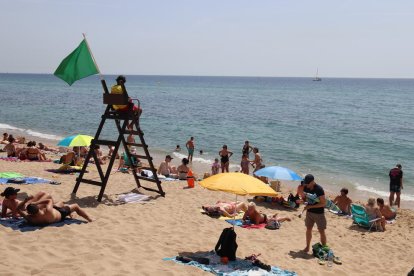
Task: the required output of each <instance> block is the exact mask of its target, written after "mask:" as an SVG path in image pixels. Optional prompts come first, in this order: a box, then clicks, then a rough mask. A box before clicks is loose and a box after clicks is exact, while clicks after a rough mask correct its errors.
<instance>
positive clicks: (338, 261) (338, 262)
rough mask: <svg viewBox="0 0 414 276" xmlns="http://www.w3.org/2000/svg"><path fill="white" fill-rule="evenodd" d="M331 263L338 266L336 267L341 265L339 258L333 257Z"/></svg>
mask: <svg viewBox="0 0 414 276" xmlns="http://www.w3.org/2000/svg"><path fill="white" fill-rule="evenodd" d="M333 262H334V263H335V264H338V265H341V264H342V260H341V258H340V257H334V258H333Z"/></svg>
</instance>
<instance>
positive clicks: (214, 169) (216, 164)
mask: <svg viewBox="0 0 414 276" xmlns="http://www.w3.org/2000/svg"><path fill="white" fill-rule="evenodd" d="M219 171H220V163H219V160H218V158H216V159H214V163H213V165H211V175H215V174H218V173H219Z"/></svg>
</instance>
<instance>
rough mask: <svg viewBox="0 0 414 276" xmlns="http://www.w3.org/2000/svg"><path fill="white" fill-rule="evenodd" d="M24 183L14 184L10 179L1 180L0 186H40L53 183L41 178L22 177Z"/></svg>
mask: <svg viewBox="0 0 414 276" xmlns="http://www.w3.org/2000/svg"><path fill="white" fill-rule="evenodd" d="M21 179H22V180H24V182H23V183H13V182H11V180H10V178H0V184H40V183H51V182H52V181H51V180H47V179H44V178H39V177H22V178H21Z"/></svg>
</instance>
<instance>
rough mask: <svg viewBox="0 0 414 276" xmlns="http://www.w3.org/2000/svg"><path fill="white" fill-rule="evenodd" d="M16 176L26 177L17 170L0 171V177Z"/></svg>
mask: <svg viewBox="0 0 414 276" xmlns="http://www.w3.org/2000/svg"><path fill="white" fill-rule="evenodd" d="M16 177H24V175H22V174H21V173H17V172H0V178H16Z"/></svg>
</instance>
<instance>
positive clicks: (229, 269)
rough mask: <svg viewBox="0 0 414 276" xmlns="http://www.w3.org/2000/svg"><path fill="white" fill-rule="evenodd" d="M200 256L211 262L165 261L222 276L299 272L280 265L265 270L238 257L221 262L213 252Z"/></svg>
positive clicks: (291, 275)
mask: <svg viewBox="0 0 414 276" xmlns="http://www.w3.org/2000/svg"><path fill="white" fill-rule="evenodd" d="M197 257H198V258H208V259H209V260H210V263H209V264H201V263H199V262H196V261H191V262H189V263H183V262H181V261H179V260H177V257H173V258H164V259H163V260H164V261H173V262H176V263H179V264H182V265H189V266H194V267H197V268H199V269H202V270H204V271H207V272H210V273H212V274H214V275H220V276H255V275H264V276H268V275H279V276H296V275H297V274H296V273H295V272H293V271H288V270H283V269H280V268H279V267H276V266H272V267H271V270H270V271H266V270H263V269H261V268H259V267H257V266H253V264H252V262H251V261H248V260H242V259H236V260H235V261H233V262H229V263H228V264H227V265H224V264H222V263H221V262H220V257H219V256H218V255H216V254H215V253H214V251H212V252H206V253H199V254H197Z"/></svg>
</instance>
